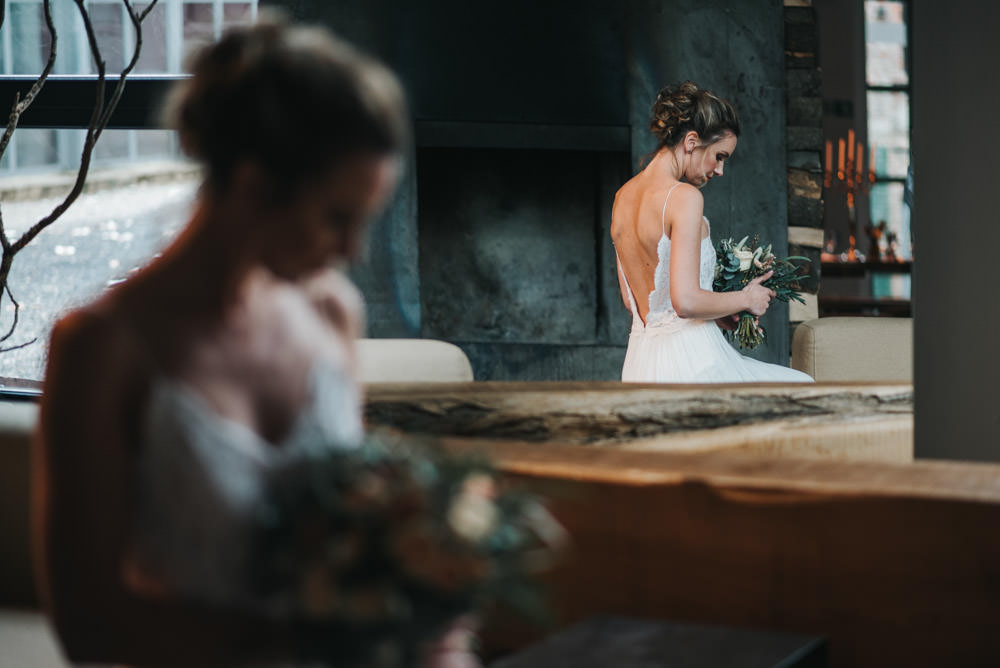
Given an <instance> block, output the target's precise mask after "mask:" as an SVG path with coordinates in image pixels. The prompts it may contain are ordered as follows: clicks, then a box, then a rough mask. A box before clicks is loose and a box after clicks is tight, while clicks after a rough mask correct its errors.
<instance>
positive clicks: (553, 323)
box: [417, 148, 628, 380]
mask: <svg viewBox="0 0 1000 668" xmlns="http://www.w3.org/2000/svg"><path fill="white" fill-rule="evenodd" d="M627 169H628V154H627V153H624V152H602V151H582V150H537V149H535V150H521V149H488V148H423V149H420V150H419V151H418V154H417V194H418V199H417V219H418V230H419V232H418V236H419V273H420V311H421V335H422V336H424V337H427V338H436V339H443V340H447V341H452V342H454V343H456V344H458V345H459V346H461V347H462V348H463V349H464V350H465V351H466V353H467V354H469V357H470V359H471V360H472V363H473V369H474V370H475V373H476V378H477V379H478V380H491V379H492V380H498V379H505V380H506V379H511V380H513V379H518V380H533V379H540V378H552V377H553V373H555V377H561V378H579V379H584V378H593V377H595V375H596V376H597V377H609V376H611V377H613V376H614V374H616V373H617V369H618V368H619V367H620V363H621V351H620V350H618V349H617V348H614V346H616V345H623V344H624V342H625V337H626V335H627V332H625V331H613V332H612V331H611V329H612V328H611V326H610V323H609V320H612V319H614V318H612V317H611V316H609V307H610V308H614V309H615V311H616V313H617V311H618V310H619V305H617V304H609V303H608V302H609V296H608V293H609V290H608V289H607V288H608V276H609V273H610V275H611V276H612V277H613V276H614V270H615V268H614V255H613V251H612V252H610V253H609V249H610V240H609V239H608V225H609V224H610V216H611V208H610V203H611V201H612V200H611V198H612V197H613V195H614V192H615V190H616V189H617V188H618V187H619V186H620V180H619V179H620V178H621V175H622V173H624V172H627ZM611 294H612V299H614V293H613V292H612V293H611ZM616 324H620V322H617V321H616ZM615 329H616V330H617V329H620V327H617V328H615ZM609 346H611V347H612V349H609V348H608V347H609ZM594 356H597V357H599V358H600V359H596V358H595V359H590V358H592V357H594ZM595 365H596V366H595ZM535 376H537V378H536V377H535Z"/></svg>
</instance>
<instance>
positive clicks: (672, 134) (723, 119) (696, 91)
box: [649, 81, 740, 149]
mask: <svg viewBox="0 0 1000 668" xmlns="http://www.w3.org/2000/svg"><path fill="white" fill-rule="evenodd" d="M649 129H650V130H651V131H652V133H653V135H655V136H656V139H657V149H660V148H663V147H664V146H667V147H674V146H676V145H677V143H678V142H679V141H681V140H682V139H683V138H684V135H686V134H687V133H688V132H690V131H691V130H694V131H695V132H697V133H698V136H699V137H700V138H701V141H702V143H703V144H711V143H712V142H715V141H718V140H719V139H722V136H723V135H724V134H725V132H726V130H728V131H730V132H732V133H733V134H734V135H736V136H737V137H738V136H739V134H740V119H739V116H737V115H736V110H735V109H734V108H733V105H731V104H730V103H729V102H728V101H726V100H724V99H722V98H721V97H719V96H718V95H716V94H714V93H712V92H711V91H709V90H705V89H704V88H698V85H697V84H696V83H694V82H693V81H685V82H684V83H682V84H681V85H680V86H667V87H665V88H663V89H662V90H661V91H660V92H659V94H658V95H657V96H656V102H655V103H654V104H653V119H652V121H650V124H649Z"/></svg>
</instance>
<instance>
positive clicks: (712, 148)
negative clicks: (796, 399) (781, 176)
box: [611, 81, 812, 383]
mask: <svg viewBox="0 0 1000 668" xmlns="http://www.w3.org/2000/svg"><path fill="white" fill-rule="evenodd" d="M650 128H651V130H652V132H653V134H654V135H655V136H656V137H657V140H658V149H657V151H656V154H655V156H654V157H653V159H652V160H651V161H650V162H649V164H648V165H647V166H646V167H645V168H644V169H643V170H642V171H641V172H639V174H637V175H636V176H634V177H633V178H632V179H630V180H629V181H628V182H627V183H626V184H625V185H624V186H622V187H621V189H620V190H619V191H618V193H617V194H616V195H615V203H614V209H613V213H612V222H611V236H612V238H613V240H614V244H615V250H616V253H617V259H618V279H619V284H620V286H621V293H622V301H623V302H624V303H625V305H626V306H628V307H629V309H630V310H631V312H632V332H631V334H630V336H629V343H628V350H627V352H626V354H625V363H624V365H623V367H622V380H623V381H626V382H647V383H726V382H769V381H770V382H811V381H812V378H810V377H809V376H808V375H806V374H804V373H802V372H800V371H796V370H794V369H789V368H788V367H784V366H781V365H777V364H768V363H766V362H761V361H758V360H755V359H752V358H750V357H746V356H745V355H741V354H739V353H738V352H737V351H736V350H734V349H733V347H732V346H730V345H729V343H728V342H727V341H726V339H725V336H724V335H723V333H722V329H720V328H726V329H732V328H733V326H734V324H735V318H734V316H735V315H736V314H738V313H740V312H742V311H749V312H750V313H752V314H754V315H755V316H758V317H759V316H762V315H764V313H765V312H766V311H767V308H768V306H769V305H770V302H771V300H772V299H773V298H774V295H775V293H774V291H772V290H770V289H768V288H766V287H764V286H763V285H761V283H762V282H763V281H765V280H767V278H769V277H770V273H768V274H765V275H764V276H761V277H760V278H758V279H755V280H753V281H751V282H750V284H748V285H747V286H746V288H744V289H743V290H741V291H740V292H727V293H716V292H713V291H712V279H713V277H714V271H715V259H716V257H715V249H714V246H713V244H712V238H711V229H710V227H709V222H708V219H707V218H705V216H704V215H703V211H704V199H703V197H702V194H701V191H700V190H699V188H701V187H702V186H704V185H705V184H706V183H708V182H709V181H710V180H711V179H713V178H716V177H719V176H722V175H723V168H724V166H725V162H726V160H727V159H728V158H729V157H730V156H731V155H732V154H733V151H735V149H736V143H737V137H738V136H739V133H740V124H739V119H738V117H737V115H736V111H735V109H733V107H732V105H731V104H730V103H729V102H727V101H726V100H724V99H722V98H720V97H718V96H717V95H714V94H713V93H712V92H710V91H708V90H704V89H700V88H698V86H697V85H696V84H694V83H692V82H690V81H688V82H685V83H684V84H682V85H680V86H678V87H667V88H664V89H663V90H661V91H660V93H659V95H658V96H657V99H656V103H655V104H654V106H653V120H652V122H651V124H650Z"/></svg>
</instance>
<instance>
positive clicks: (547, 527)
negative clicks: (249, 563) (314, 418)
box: [256, 432, 565, 665]
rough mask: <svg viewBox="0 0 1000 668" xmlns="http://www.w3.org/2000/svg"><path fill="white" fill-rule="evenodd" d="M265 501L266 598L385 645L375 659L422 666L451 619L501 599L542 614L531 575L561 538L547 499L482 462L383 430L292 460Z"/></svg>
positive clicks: (262, 567)
mask: <svg viewBox="0 0 1000 668" xmlns="http://www.w3.org/2000/svg"><path fill="white" fill-rule="evenodd" d="M267 498H268V500H269V501H268V504H267V506H266V507H265V508H264V509H263V510H262V513H261V516H262V518H261V525H262V531H261V534H260V550H259V551H258V554H259V559H260V560H259V563H258V567H257V569H256V573H257V574H258V583H259V585H260V587H261V593H262V594H264V595H265V596H268V597H270V598H272V599H274V600H279V601H281V602H282V603H283V606H284V607H285V608H286V609H290V610H291V612H292V614H293V615H294V616H295V617H297V618H300V619H302V620H306V621H308V622H310V623H313V624H315V623H320V624H327V623H328V624H329V625H330V629H331V632H334V631H335V630H337V633H339V634H340V635H341V636H344V637H346V642H347V643H348V644H356V645H360V644H362V643H365V644H371V643H372V639H373V637H375V638H377V643H376V644H377V645H378V646H379V647H378V650H379V655H378V656H375V657H367V660H368V661H374V662H375V663H376V664H378V663H381V664H390V665H401V664H402V665H409V664H412V663H415V662H416V661H417V660H418V658H417V657H419V654H420V651H421V649H420V648H421V646H422V645H424V644H425V643H427V642H429V641H432V640H434V639H435V637H436V636H438V635H440V633H441V632H442V631H443V630H444V629H445V628H446V627H447V625H448V624H449V623H450V622H451V621H452V620H454V619H455V618H456V617H458V616H460V615H462V614H465V613H468V612H470V611H474V610H476V609H477V608H480V607H481V606H483V605H484V604H487V603H491V602H494V601H499V602H503V603H505V604H507V605H509V606H511V607H512V608H513V609H514V610H515V611H517V612H520V613H522V614H524V615H526V616H528V617H529V618H533V619H534V620H536V621H538V620H540V619H542V618H544V616H545V613H546V609H545V605H544V599H543V597H542V595H541V592H540V590H539V589H538V587H537V586H535V584H534V583H533V582H532V577H531V576H532V574H533V573H535V572H537V571H539V570H541V569H543V568H545V567H546V566H547V565H548V564H549V563H550V562H551V561H552V560H553V557H554V553H555V551H556V550H557V549H558V547H559V546H560V545H561V544H563V543H564V542H565V534H564V532H563V530H562V528H561V526H560V525H559V524H558V523H557V522H556V521H555V520H554V519H553V518H552V517H551V515H549V514H548V512H547V511H546V510H545V508H544V507H543V506H542V504H541V503H540V502H539V501H538V500H537V499H535V498H534V497H532V496H530V495H528V494H526V493H524V492H519V491H516V490H506V489H504V488H503V487H502V485H501V483H500V481H499V480H498V476H497V473H496V472H495V471H494V470H493V468H492V467H491V466H490V465H489V464H488V463H487V462H486V461H485V460H483V459H480V458H475V457H471V456H464V455H451V454H448V453H445V452H443V451H442V450H441V449H439V448H438V447H435V446H434V445H432V444H430V443H421V442H418V441H417V440H415V439H413V438H412V437H405V436H402V435H398V434H394V433H391V432H375V433H372V434H370V435H369V436H368V438H367V440H366V442H365V444H364V445H363V446H362V447H360V448H356V449H351V450H344V449H331V450H330V451H328V452H324V453H321V454H317V455H315V456H314V457H312V458H310V459H309V460H308V461H304V462H301V463H296V464H295V466H294V467H293V468H289V469H288V470H287V471H284V472H283V474H282V475H281V476H279V477H277V478H276V479H275V480H274V481H273V483H272V485H271V487H270V489H269V493H268V496H267ZM345 628H349V629H355V630H357V633H352V634H346V636H345V634H344V633H343V630H344V629H345ZM373 634H374V635H373ZM341 649H342V650H343V654H344V655H358V654H363V653H364V652H365V651H366V649H367V648H365V647H346V646H345V647H342V648H341ZM338 654H339V652H338ZM331 658H339V657H331Z"/></svg>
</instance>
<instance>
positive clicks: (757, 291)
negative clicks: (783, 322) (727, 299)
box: [742, 271, 777, 316]
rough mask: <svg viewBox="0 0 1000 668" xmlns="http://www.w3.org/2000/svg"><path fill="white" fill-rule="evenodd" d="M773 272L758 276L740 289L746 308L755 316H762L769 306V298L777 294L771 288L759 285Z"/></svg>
mask: <svg viewBox="0 0 1000 668" xmlns="http://www.w3.org/2000/svg"><path fill="white" fill-rule="evenodd" d="M773 273H774V271H769V272H767V273H766V274H763V275H761V276H758V277H757V278H755V279H753V280H752V281H750V282H749V283H747V286H746V287H745V288H743V290H742V292H743V295H744V297H745V298H746V302H747V306H746V310H747V311H750V313H752V314H754V315H756V316H762V315H764V314H765V313H767V307H768V306H770V304H771V300H772V299H773V298H774V296H775V295H776V294H777V293H776V292H775V291H774V290H772V289H771V288H765V287H764V286H763V285H761V283H763V282H764V281H766V280H767V279H769V278H771V275H772V274H773Z"/></svg>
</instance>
